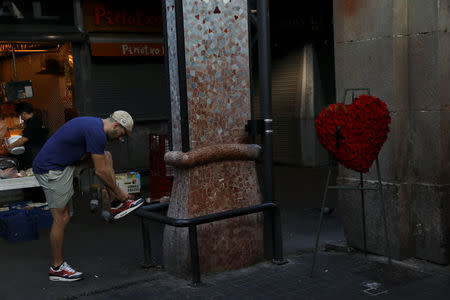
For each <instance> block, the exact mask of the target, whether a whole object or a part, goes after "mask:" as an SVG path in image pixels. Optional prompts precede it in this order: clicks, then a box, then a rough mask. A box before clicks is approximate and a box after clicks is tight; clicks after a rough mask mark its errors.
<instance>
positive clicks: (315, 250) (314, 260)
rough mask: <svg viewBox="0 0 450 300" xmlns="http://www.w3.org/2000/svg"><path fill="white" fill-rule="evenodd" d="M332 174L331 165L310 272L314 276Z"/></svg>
mask: <svg viewBox="0 0 450 300" xmlns="http://www.w3.org/2000/svg"><path fill="white" fill-rule="evenodd" d="M330 176H331V167H329V168H328V176H327V184H326V187H325V193H323V199H322V209H321V210H320V219H319V226H318V228H317V234H316V245H315V248H314V256H313V263H312V267H311V274H310V276H312V274H313V272H314V267H315V265H316V256H317V250H318V248H319V237H320V229H321V227H322V221H323V211H324V208H325V202H326V200H327V192H328V185H329V183H330Z"/></svg>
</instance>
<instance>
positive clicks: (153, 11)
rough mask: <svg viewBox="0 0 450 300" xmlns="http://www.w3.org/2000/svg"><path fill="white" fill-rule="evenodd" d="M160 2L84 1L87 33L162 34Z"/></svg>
mask: <svg viewBox="0 0 450 300" xmlns="http://www.w3.org/2000/svg"><path fill="white" fill-rule="evenodd" d="M160 5H161V3H160V1H145V2H140V1H131V2H108V1H84V6H83V8H84V20H85V27H86V30H87V31H91V32H92V31H97V32H101V31H108V32H162V23H163V21H162V16H161V7H160Z"/></svg>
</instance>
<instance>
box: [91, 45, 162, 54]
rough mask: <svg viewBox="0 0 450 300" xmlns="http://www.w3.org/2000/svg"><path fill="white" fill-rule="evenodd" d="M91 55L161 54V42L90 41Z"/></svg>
mask: <svg viewBox="0 0 450 300" xmlns="http://www.w3.org/2000/svg"><path fill="white" fill-rule="evenodd" d="M91 54H92V56H163V55H164V45H163V44H162V43H95V42H94V43H91Z"/></svg>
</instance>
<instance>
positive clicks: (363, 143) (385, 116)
mask: <svg viewBox="0 0 450 300" xmlns="http://www.w3.org/2000/svg"><path fill="white" fill-rule="evenodd" d="M390 122H391V117H390V116H389V111H388V109H387V105H386V103H384V102H383V101H381V100H380V99H378V98H376V97H374V96H369V95H361V96H360V97H358V98H356V99H354V101H353V103H352V104H350V105H346V104H343V103H336V104H331V105H329V106H328V107H327V108H325V109H324V110H323V111H322V112H321V113H320V114H319V116H318V117H317V118H316V133H317V136H318V138H319V142H320V143H321V144H322V145H323V146H324V147H325V149H327V150H328V151H329V152H330V153H331V155H333V156H334V157H335V158H336V159H337V160H338V161H339V162H340V163H341V164H343V165H344V166H345V167H347V168H349V169H352V170H355V171H358V172H363V173H366V172H368V171H369V168H370V166H371V165H372V163H373V161H374V160H375V159H376V158H377V156H378V153H379V152H380V150H381V147H382V146H383V144H384V142H385V141H386V139H387V135H388V133H389V124H390Z"/></svg>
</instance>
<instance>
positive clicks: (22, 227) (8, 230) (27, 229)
mask: <svg viewBox="0 0 450 300" xmlns="http://www.w3.org/2000/svg"><path fill="white" fill-rule="evenodd" d="M0 234H1V236H2V237H3V238H4V239H5V240H7V241H8V242H21V241H28V240H37V239H38V238H39V233H38V228H37V221H36V217H35V216H32V215H29V214H26V213H25V212H23V211H20V210H11V211H10V212H9V213H2V215H1V216H0Z"/></svg>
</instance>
